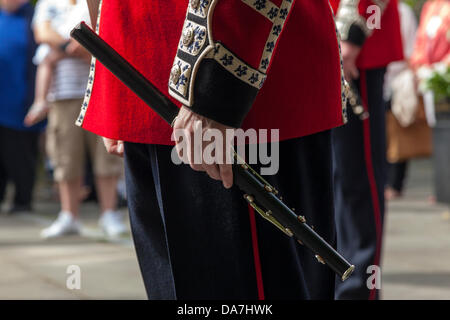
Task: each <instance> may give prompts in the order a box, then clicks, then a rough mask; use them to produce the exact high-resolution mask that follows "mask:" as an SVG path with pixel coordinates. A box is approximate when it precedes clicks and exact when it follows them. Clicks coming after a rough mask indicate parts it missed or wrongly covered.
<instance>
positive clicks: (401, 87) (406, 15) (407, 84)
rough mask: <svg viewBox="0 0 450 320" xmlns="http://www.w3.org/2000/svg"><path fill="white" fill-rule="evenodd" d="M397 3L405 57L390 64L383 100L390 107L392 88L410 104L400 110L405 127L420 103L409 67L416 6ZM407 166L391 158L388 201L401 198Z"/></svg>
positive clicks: (415, 20) (415, 27)
mask: <svg viewBox="0 0 450 320" xmlns="http://www.w3.org/2000/svg"><path fill="white" fill-rule="evenodd" d="M398 6H399V13H400V28H401V33H402V42H403V55H404V60H403V61H396V62H392V63H391V64H389V66H388V68H387V71H386V76H385V83H384V99H385V101H386V104H387V109H389V110H391V107H392V99H393V95H394V92H393V91H394V90H396V93H395V94H396V100H400V99H401V100H403V101H398V102H399V103H402V104H403V105H405V102H406V103H407V105H408V106H409V107H408V108H407V109H405V108H403V110H400V111H403V112H402V114H400V115H399V117H401V118H402V119H399V121H401V124H402V125H403V127H406V126H408V125H410V124H412V123H413V121H414V111H415V109H417V104H418V100H417V97H416V91H415V88H414V73H413V71H412V70H411V69H410V66H409V58H410V57H411V54H412V52H413V49H414V43H415V40H416V32H417V19H416V16H415V14H414V11H413V9H412V8H411V7H410V6H409V5H407V4H406V3H404V2H400V3H399V5H398ZM388 141H389V138H388ZM388 148H389V146H388ZM407 166H408V161H407V160H400V161H395V162H394V161H390V160H389V159H388V177H387V186H386V189H385V192H384V194H385V198H386V200H390V199H394V198H398V197H400V196H401V195H402V192H403V185H404V181H405V177H406V170H407Z"/></svg>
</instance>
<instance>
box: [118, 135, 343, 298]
mask: <svg viewBox="0 0 450 320" xmlns="http://www.w3.org/2000/svg"><path fill="white" fill-rule="evenodd" d="M279 148H280V170H279V172H278V174H276V175H275V176H270V177H266V178H267V179H268V180H269V182H271V183H273V185H274V186H276V187H277V188H278V190H279V191H280V193H281V195H282V196H283V200H284V201H285V202H286V203H287V204H288V205H289V206H292V207H295V208H296V209H297V212H298V213H299V214H300V213H301V214H303V215H305V216H306V218H307V219H308V222H309V223H310V224H312V225H314V227H315V230H316V231H318V232H319V233H320V234H321V235H322V236H323V237H324V238H325V239H326V240H328V241H330V243H334V241H335V228H334V216H333V190H332V171H331V135H330V132H329V131H327V132H322V133H319V134H316V135H312V136H308V137H304V138H299V139H293V140H289V141H284V142H281V143H280V145H279ZM171 149H172V148H171V147H169V146H159V145H143V144H133V143H126V145H125V173H126V184H127V194H128V197H129V198H128V204H129V211H130V219H131V226H132V232H133V238H134V243H135V248H136V253H137V256H138V260H139V264H140V268H141V272H142V276H143V279H144V283H145V287H146V290H147V294H148V297H149V299H258V298H259V299H263V298H267V299H333V296H334V274H333V272H332V271H331V270H330V269H329V268H328V267H326V266H324V265H321V264H319V263H318V262H317V261H316V259H315V258H314V255H313V254H312V253H311V252H309V251H308V250H306V249H305V248H304V247H302V246H300V245H299V244H298V243H297V242H295V241H294V240H293V239H291V238H289V237H288V236H286V235H284V234H283V233H281V232H280V231H279V230H278V229H276V228H275V227H274V226H273V225H271V224H269V223H268V222H267V221H265V220H263V219H262V218H261V217H259V216H256V217H255V215H254V212H253V211H251V210H249V207H248V205H247V203H246V202H245V200H244V199H243V194H242V192H241V191H240V190H239V189H238V188H237V187H236V186H234V187H233V188H231V189H230V190H226V189H224V188H223V187H222V185H221V183H220V182H218V181H214V180H212V179H210V178H209V177H208V176H207V175H206V174H205V173H202V172H195V171H193V170H192V169H191V168H190V167H189V166H187V165H178V166H177V165H174V164H173V163H172V161H171V157H170V153H171Z"/></svg>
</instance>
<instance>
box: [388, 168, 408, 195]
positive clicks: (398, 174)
mask: <svg viewBox="0 0 450 320" xmlns="http://www.w3.org/2000/svg"><path fill="white" fill-rule="evenodd" d="M388 168H389V170H388V173H389V176H388V185H389V186H390V187H391V188H392V189H394V190H395V191H398V192H400V193H401V192H403V186H404V184H405V178H406V171H407V169H408V161H402V162H395V163H389V164H388Z"/></svg>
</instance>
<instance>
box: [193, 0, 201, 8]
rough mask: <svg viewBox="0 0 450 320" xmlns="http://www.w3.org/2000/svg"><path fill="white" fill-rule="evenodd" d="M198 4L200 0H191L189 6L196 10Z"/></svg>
mask: <svg viewBox="0 0 450 320" xmlns="http://www.w3.org/2000/svg"><path fill="white" fill-rule="evenodd" d="M199 4H200V0H191V8H192V9H194V10H197V9H198V6H199Z"/></svg>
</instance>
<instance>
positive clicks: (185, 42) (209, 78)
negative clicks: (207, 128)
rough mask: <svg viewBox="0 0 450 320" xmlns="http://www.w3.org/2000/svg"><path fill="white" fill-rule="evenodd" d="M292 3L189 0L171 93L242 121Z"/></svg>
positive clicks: (235, 123)
mask: <svg viewBox="0 0 450 320" xmlns="http://www.w3.org/2000/svg"><path fill="white" fill-rule="evenodd" d="M275 2H277V3H278V4H279V5H277V4H275ZM293 3H294V0H283V1H280V0H278V1H269V0H190V1H189V5H188V8H187V14H186V20H185V22H184V26H183V30H182V34H181V38H180V41H179V44H178V50H177V55H176V57H175V61H174V64H173V67H172V70H171V72H170V80H169V93H170V95H171V96H173V97H174V98H176V99H177V100H178V101H180V102H181V103H183V104H184V105H185V106H188V107H190V108H191V110H192V111H194V112H196V113H198V114H200V115H203V116H205V117H208V118H210V119H213V120H216V121H218V122H220V123H222V124H225V125H229V126H232V127H236V128H237V127H240V126H241V124H242V122H243V120H244V118H245V116H246V115H247V113H248V111H249V110H250V108H251V106H252V104H253V101H254V100H255V98H256V96H257V94H258V92H259V90H260V89H261V87H262V86H263V83H264V81H265V80H266V77H267V74H268V70H269V67H270V64H271V61H272V57H273V54H274V52H275V50H276V46H277V42H278V39H279V37H280V35H281V33H282V30H283V28H284V27H285V24H286V21H287V20H288V18H289V13H290V11H291V9H292V7H293Z"/></svg>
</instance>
